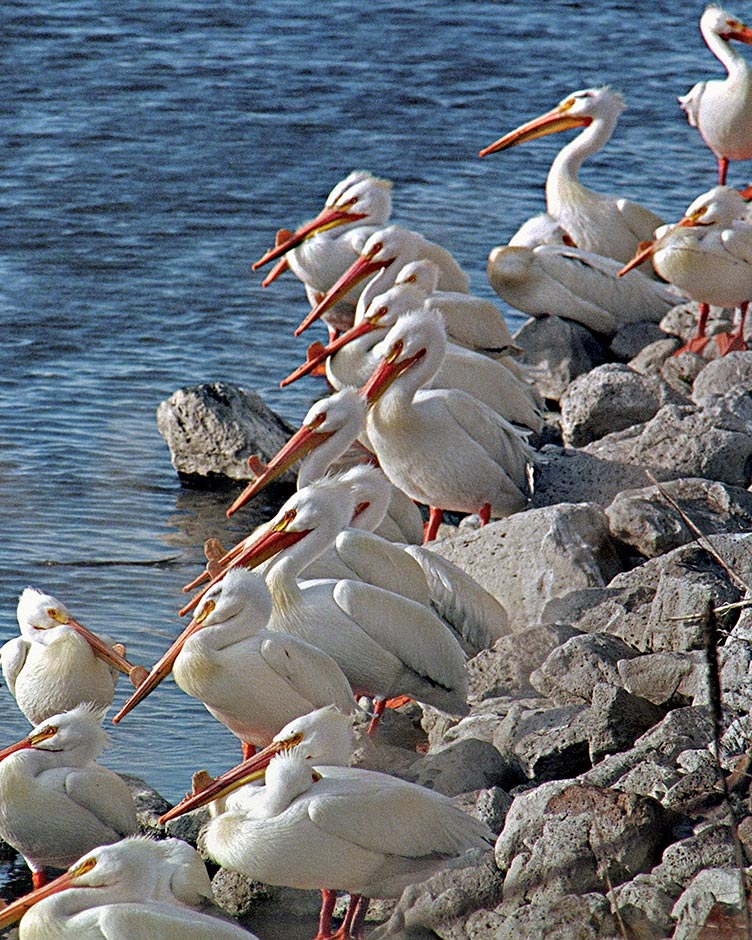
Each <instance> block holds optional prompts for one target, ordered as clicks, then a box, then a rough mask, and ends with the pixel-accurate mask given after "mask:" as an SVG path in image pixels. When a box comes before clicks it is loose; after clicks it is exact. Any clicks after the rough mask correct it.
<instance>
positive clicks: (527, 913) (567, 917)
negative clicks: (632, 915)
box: [467, 893, 620, 940]
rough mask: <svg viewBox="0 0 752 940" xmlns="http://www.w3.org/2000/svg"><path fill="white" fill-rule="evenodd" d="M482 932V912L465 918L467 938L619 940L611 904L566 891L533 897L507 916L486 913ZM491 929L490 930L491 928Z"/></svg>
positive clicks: (593, 897) (592, 895)
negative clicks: (550, 895)
mask: <svg viewBox="0 0 752 940" xmlns="http://www.w3.org/2000/svg"><path fill="white" fill-rule="evenodd" d="M489 914H491V916H492V917H495V918H496V922H495V923H494V922H493V920H491V919H490V918H489V919H488V922H487V924H486V925H485V932H480V930H481V928H482V927H483V926H484V925H483V915H482V914H481V915H479V916H476V917H473V918H472V919H468V924H467V927H468V937H473V938H478V940H480V938H484V940H485V938H487V940H521V938H523V937H524V940H620V936H619V930H618V925H617V923H616V919H615V918H614V915H613V914H612V913H611V905H610V904H609V902H608V899H607V898H605V897H604V896H603V895H602V894H597V893H590V894H565V895H563V896H561V897H554V898H536V899H535V900H533V901H532V902H531V903H530V904H524V905H522V906H521V907H518V908H516V909H515V910H513V911H512V912H511V913H509V914H508V916H504V915H503V914H502V913H501V912H500V911H494V912H489ZM492 927H493V928H494V929H493V930H490V932H489V929H490V928H492Z"/></svg>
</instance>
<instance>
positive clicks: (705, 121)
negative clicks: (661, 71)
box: [679, 6, 752, 186]
mask: <svg viewBox="0 0 752 940" xmlns="http://www.w3.org/2000/svg"><path fill="white" fill-rule="evenodd" d="M700 32H701V33H702V37H703V39H704V40H705V42H706V43H707V45H708V48H709V49H710V51H711V52H712V53H713V55H714V56H715V57H716V59H718V60H719V61H720V62H721V64H722V65H723V66H724V68H725V69H726V72H727V73H728V74H727V76H726V78H724V79H718V78H716V79H713V80H712V81H705V82H698V83H697V84H696V85H694V86H693V87H692V88H690V90H689V91H688V92H687V94H686V95H683V96H682V97H680V98H679V104H680V105H681V107H682V109H683V110H684V111H685V112H686V115H687V120H688V121H689V123H690V125H691V126H692V127H696V128H697V130H698V131H699V132H700V136H701V137H702V139H703V140H704V141H705V143H706V144H707V145H708V147H710V149H711V150H712V151H713V153H714V154H715V156H716V160H717V161H718V182H719V184H720V185H721V186H723V185H724V184H725V183H726V174H727V172H728V164H729V160H749V159H750V158H752V69H750V65H749V63H748V62H747V61H746V59H745V58H744V57H743V56H741V55H739V53H738V52H737V51H736V50H735V49H734V47H733V46H732V45H731V42H732V41H734V40H735V41H737V42H743V43H746V44H747V45H752V29H750V28H749V27H748V26H745V24H744V23H742V22H741V21H740V20H738V19H737V18H736V17H735V16H732V15H731V14H729V13H726V12H725V10H722V9H721V8H720V7H717V6H709V7H708V8H707V9H706V10H705V12H704V13H703V14H702V16H701V17H700Z"/></svg>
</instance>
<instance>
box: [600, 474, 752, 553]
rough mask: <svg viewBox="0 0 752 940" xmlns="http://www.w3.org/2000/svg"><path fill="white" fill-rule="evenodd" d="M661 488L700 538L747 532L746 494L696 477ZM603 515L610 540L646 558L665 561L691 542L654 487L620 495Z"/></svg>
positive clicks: (750, 499)
mask: <svg viewBox="0 0 752 940" xmlns="http://www.w3.org/2000/svg"><path fill="white" fill-rule="evenodd" d="M662 488H663V489H664V490H665V491H666V493H667V494H668V495H669V497H670V498H671V499H672V500H674V502H676V503H677V504H678V505H679V506H680V507H681V509H682V510H683V512H684V513H685V514H686V515H687V516H688V517H689V518H690V519H691V521H692V522H693V523H694V524H695V525H696V526H697V528H698V529H699V530H700V531H701V532H702V533H703V534H704V535H711V534H714V533H717V532H743V531H749V529H750V528H752V494H750V493H749V492H748V491H747V490H746V489H742V488H741V487H737V486H728V485H727V484H725V483H716V482H713V481H711V480H704V479H698V478H696V477H695V478H688V479H679V480H673V481H668V482H666V483H663V484H662ZM606 515H607V516H608V520H609V524H610V526H611V532H612V534H613V535H614V537H615V538H617V539H619V540H620V541H622V542H625V543H626V544H627V545H630V546H632V547H633V548H635V549H636V550H637V551H638V552H640V553H641V554H642V555H645V556H646V557H647V558H655V557H656V556H658V555H665V554H666V553H667V552H670V551H671V550H672V549H674V548H677V547H678V546H680V545H686V544H687V543H688V542H691V541H693V540H694V538H695V534H694V532H692V531H691V530H690V528H689V527H688V526H687V525H686V523H685V522H684V520H683V519H682V517H681V515H680V514H679V513H678V512H677V510H676V509H674V507H673V506H672V505H671V504H670V503H669V502H667V501H666V500H665V499H664V498H663V496H662V495H661V493H660V492H659V490H658V488H657V487H655V486H647V487H643V488H642V489H638V490H625V491H624V492H622V493H619V494H618V495H617V496H616V498H615V499H614V501H613V502H612V503H611V505H610V506H608V508H607V509H606Z"/></svg>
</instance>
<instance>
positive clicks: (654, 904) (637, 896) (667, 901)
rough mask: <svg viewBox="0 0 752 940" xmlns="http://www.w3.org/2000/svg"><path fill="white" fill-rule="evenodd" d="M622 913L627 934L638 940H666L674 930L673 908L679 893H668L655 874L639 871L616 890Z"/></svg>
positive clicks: (620, 914) (617, 901)
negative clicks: (640, 872) (639, 872)
mask: <svg viewBox="0 0 752 940" xmlns="http://www.w3.org/2000/svg"><path fill="white" fill-rule="evenodd" d="M615 894H616V903H617V905H618V909H619V916H620V918H621V920H622V923H623V924H624V926H625V927H626V930H627V936H628V937H634V938H635V940H664V938H666V937H669V936H670V935H671V934H672V933H673V930H674V926H675V924H674V920H673V918H672V917H671V911H672V909H673V906H674V902H675V901H676V895H675V894H671V893H669V892H668V891H667V890H666V889H665V887H663V886H662V885H661V884H660V883H658V882H657V881H656V879H655V878H654V877H653V875H652V874H649V875H645V874H639V875H637V877H635V878H633V879H632V881H628V882H627V883H626V884H624V885H621V887H619V888H617V889H616V892H615Z"/></svg>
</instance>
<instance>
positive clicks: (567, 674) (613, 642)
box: [530, 633, 637, 705]
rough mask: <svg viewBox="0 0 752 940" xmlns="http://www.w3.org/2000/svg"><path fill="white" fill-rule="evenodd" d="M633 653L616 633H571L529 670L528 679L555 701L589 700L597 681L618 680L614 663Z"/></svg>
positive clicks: (614, 683) (541, 692) (634, 654)
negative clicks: (536, 666) (538, 665)
mask: <svg viewBox="0 0 752 940" xmlns="http://www.w3.org/2000/svg"><path fill="white" fill-rule="evenodd" d="M636 655H637V652H636V651H635V650H634V649H632V648H631V647H629V646H627V644H626V643H624V642H623V641H622V640H620V639H619V638H618V637H613V636H604V635H603V634H599V633H594V634H584V635H582V636H574V637H572V638H571V639H570V640H567V641H566V642H565V643H562V644H561V646H558V647H557V648H556V649H555V650H553V651H552V652H551V653H550V654H549V656H548V658H547V659H546V661H545V662H544V663H543V664H542V665H541V666H540V667H539V668H538V669H536V670H535V671H534V672H533V673H532V674H531V676H530V683H531V685H532V686H533V688H534V689H535V690H536V691H538V692H540V694H541V695H545V696H546V697H548V698H550V699H552V701H554V702H555V703H556V704H557V705H568V704H574V703H589V702H590V701H591V700H592V697H593V690H594V689H595V687H596V686H597V685H598V683H601V682H606V683H610V684H611V685H616V684H621V683H620V678H619V671H618V669H617V663H618V662H619V661H620V660H622V659H631V658H632V657H634V656H636Z"/></svg>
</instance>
